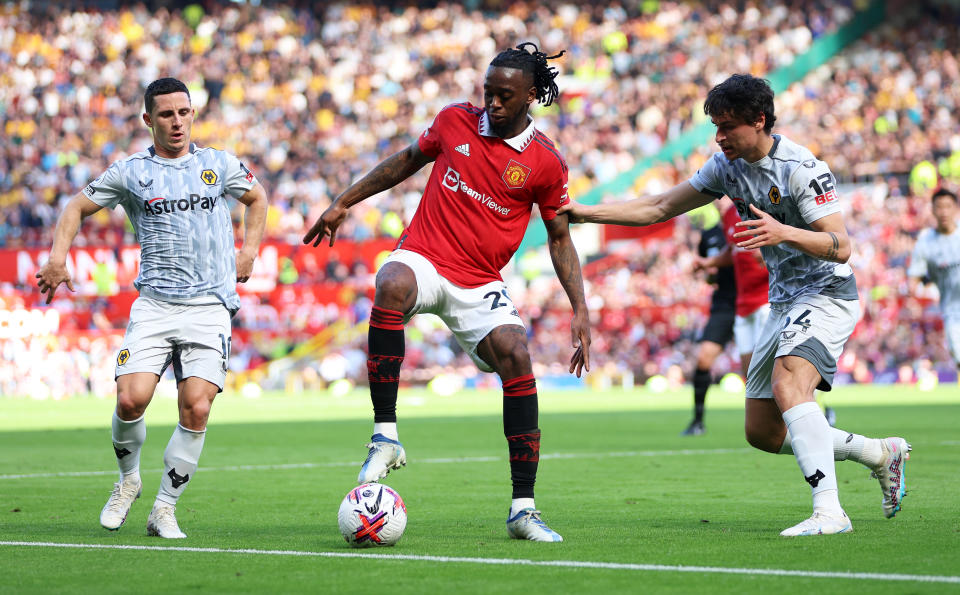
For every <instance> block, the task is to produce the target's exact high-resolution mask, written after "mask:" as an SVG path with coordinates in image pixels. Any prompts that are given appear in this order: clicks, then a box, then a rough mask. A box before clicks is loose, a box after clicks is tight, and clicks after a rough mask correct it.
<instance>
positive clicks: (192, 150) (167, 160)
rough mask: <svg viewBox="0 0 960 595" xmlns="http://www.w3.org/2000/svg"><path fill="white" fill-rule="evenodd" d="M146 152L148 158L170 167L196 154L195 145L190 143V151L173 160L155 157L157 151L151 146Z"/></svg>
mask: <svg viewBox="0 0 960 595" xmlns="http://www.w3.org/2000/svg"><path fill="white" fill-rule="evenodd" d="M147 151H148V152H149V153H150V156H151V157H153V158H154V159H159V160H160V161H162V162H164V163H169V164H171V165H177V164H180V163H183V162H185V161H187V160H188V159H190V158H191V157H193V154H194V153H196V152H197V145H196V143H190V151H189V152H188V153H187V154H186V155H181V156H179V157H175V158H173V159H170V158H169V157H161V156H160V155H157V150H156V149H154V148H153V145H150V147H149V148H148V149H147Z"/></svg>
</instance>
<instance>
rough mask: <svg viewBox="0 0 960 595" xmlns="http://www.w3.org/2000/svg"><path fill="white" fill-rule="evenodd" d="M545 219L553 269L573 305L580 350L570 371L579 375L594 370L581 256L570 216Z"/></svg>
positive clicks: (573, 327)
mask: <svg viewBox="0 0 960 595" xmlns="http://www.w3.org/2000/svg"><path fill="white" fill-rule="evenodd" d="M543 223H544V225H545V226H546V228H547V237H548V240H547V245H548V247H549V250H550V259H551V260H552V261H553V270H555V271H556V272H557V278H558V279H559V280H560V285H562V286H563V290H564V291H565V292H566V293H567V298H568V299H569V300H570V305H571V306H572V307H573V321H572V322H571V323H570V336H571V339H572V343H573V346H574V347H575V348H576V350H575V351H574V352H573V356H572V357H571V358H570V372H571V373H576V375H577V377H578V378H579V377H580V374H581V372H582V371H583V370H586V371H587V372H589V371H590V314H589V312H587V301H586V299H585V298H584V292H583V274H582V272H581V271H580V257H579V256H578V255H577V249H576V247H575V246H574V245H573V240H571V239H570V225H569V223H568V219H567V217H566V216H564V215H557V216H556V217H554V218H553V219H550V220H549V221H548V220H546V219H544V220H543Z"/></svg>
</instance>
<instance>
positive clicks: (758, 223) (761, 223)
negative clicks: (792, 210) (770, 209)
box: [733, 205, 790, 250]
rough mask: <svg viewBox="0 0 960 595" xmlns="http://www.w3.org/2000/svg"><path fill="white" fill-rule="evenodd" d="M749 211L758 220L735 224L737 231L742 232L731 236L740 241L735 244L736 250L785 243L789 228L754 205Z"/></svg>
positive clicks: (754, 248) (747, 220)
mask: <svg viewBox="0 0 960 595" xmlns="http://www.w3.org/2000/svg"><path fill="white" fill-rule="evenodd" d="M750 210H751V211H753V214H754V215H756V216H758V217H759V219H746V220H744V221H738V222H737V224H736V225H737V229H740V230H743V231H738V232H737V233H735V234H733V237H735V238H737V239H739V240H742V241H739V242H738V243H737V247H738V248H743V249H744V250H756V249H757V248H762V247H764V246H776V245H778V244H782V243H783V242H785V241H787V232H789V230H790V227H789V226H787V225H784V224H783V223H780V222H779V221H777V220H776V219H774V218H773V217H771V216H770V214H769V213H765V212H763V211H761V210H760V209H758V208H757V207H756V206H755V205H750Z"/></svg>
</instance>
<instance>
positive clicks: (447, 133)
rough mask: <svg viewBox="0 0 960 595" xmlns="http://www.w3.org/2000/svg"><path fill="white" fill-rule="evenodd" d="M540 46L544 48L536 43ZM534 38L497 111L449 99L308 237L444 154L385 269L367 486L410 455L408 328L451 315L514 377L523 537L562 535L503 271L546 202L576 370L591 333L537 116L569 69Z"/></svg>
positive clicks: (501, 74)
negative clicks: (548, 505)
mask: <svg viewBox="0 0 960 595" xmlns="http://www.w3.org/2000/svg"><path fill="white" fill-rule="evenodd" d="M528 48H530V49H529V50H528ZM562 54H563V52H561V53H560V54H557V55H556V56H547V55H546V54H545V53H543V52H541V51H539V49H538V48H537V46H536V45H535V44H533V43H529V42H528V43H522V44H520V45H518V46H517V47H516V48H515V49H508V50H504V51H503V52H500V53H499V54H498V55H497V56H496V57H495V58H494V59H493V61H491V62H490V66H489V68H488V69H487V72H486V77H485V79H484V84H483V103H484V105H483V107H482V108H480V107H476V106H474V105H472V104H470V103H456V104H452V105H448V106H447V107H445V108H444V109H442V110H441V111H440V113H438V114H437V116H436V118H435V119H434V121H433V124H432V125H431V126H430V127H429V128H428V129H427V130H426V131H424V132H423V134H421V135H420V137H419V138H418V139H417V141H415V142H413V143H411V144H410V146H408V147H407V148H405V149H404V150H402V151H400V152H398V153H396V154H394V155H392V156H391V157H388V158H387V159H385V160H384V161H382V162H381V163H380V164H379V165H377V166H376V167H375V168H374V169H373V170H372V171H371V172H370V173H368V174H367V175H365V176H364V177H363V178H361V179H360V180H358V181H357V182H356V183H354V184H353V185H351V186H350V187H349V188H347V189H346V190H345V191H343V193H341V194H340V195H339V196H338V197H337V198H336V199H335V200H334V201H333V203H332V204H331V205H330V207H329V208H328V209H327V210H326V211H324V212H323V214H321V215H320V217H319V219H317V221H316V222H315V223H314V224H313V226H312V227H311V228H310V230H309V231H308V232H307V234H306V236H304V239H303V242H304V243H305V244H309V243H311V242H313V245H314V247H316V246H318V245H319V244H320V242H321V241H322V240H323V238H324V237H325V236H327V235H329V236H330V245H331V246H332V245H333V242H334V240H335V239H336V235H337V229H338V228H339V227H340V225H341V224H342V223H343V221H344V219H345V218H346V216H347V210H348V209H349V208H350V207H351V206H353V205H355V204H357V203H358V202H360V201H362V200H364V199H366V198H368V197H370V196H373V195H374V194H377V193H379V192H382V191H384V190H386V189H388V188H392V187H393V186H396V185H397V184H399V183H400V182H402V181H403V180H406V179H407V178H409V177H410V176H411V175H413V174H414V173H415V172H417V171H418V170H420V169H421V168H422V167H423V166H425V165H426V164H428V163H430V162H431V161H435V162H436V163H435V164H434V166H433V171H432V172H431V174H430V178H429V181H428V182H427V187H426V189H425V190H424V193H423V198H422V200H421V201H420V205H419V207H418V208H417V212H416V213H415V214H414V216H413V220H412V221H411V222H410V225H409V226H408V227H407V228H406V229H405V230H404V232H403V235H401V236H400V240H399V242H398V243H397V246H396V249H395V250H394V252H393V253H392V254H391V255H390V257H389V258H388V259H387V260H386V262H385V263H384V264H383V266H382V267H381V268H380V270H379V271H378V272H377V279H376V296H375V298H374V305H373V311H372V313H371V314H370V331H369V338H368V340H369V356H368V360H367V370H368V378H369V380H370V397H371V400H372V401H373V411H374V426H373V436H372V438H371V441H370V443H369V444H368V445H367V448H369V452H368V455H367V459H366V461H365V462H364V464H363V466H362V467H361V469H360V475H359V477H358V478H357V481H358V482H359V483H366V482H372V481H378V480H380V479H382V478H383V477H386V475H387V473H389V471H390V469H399V468H400V467H401V466H402V465H405V464H406V454H405V452H404V450H403V446H402V445H401V443H400V442H399V437H398V434H397V413H396V406H397V386H398V382H399V376H400V366H401V364H402V363H403V356H404V331H403V328H404V324H405V323H406V322H407V321H408V320H410V318H411V317H413V316H414V315H415V314H417V313H431V314H436V315H437V316H439V317H440V318H441V319H442V320H443V321H444V323H445V324H446V325H447V327H449V328H450V330H451V331H452V332H453V334H454V337H455V338H456V339H457V342H458V343H459V344H460V346H461V347H463V349H464V351H466V352H467V353H468V354H469V355H470V357H471V358H472V359H473V361H474V362H475V363H476V365H477V367H479V368H480V369H481V370H483V371H485V372H496V373H497V374H498V375H499V376H500V379H501V380H502V382H503V430H504V434H505V435H506V438H507V445H508V449H509V456H510V477H511V481H512V483H513V500H512V503H511V507H510V513H509V515H508V517H507V533H508V534H509V535H510V537H512V538H515V539H529V540H532V541H562V538H561V537H560V535H558V534H557V533H556V532H554V531H553V530H551V529H550V528H549V527H547V525H546V524H545V523H544V522H543V521H542V520H541V518H540V512H539V511H538V510H536V506H535V505H534V493H533V486H534V482H535V480H536V474H537V464H538V461H539V458H540V429H539V427H538V412H537V386H536V380H535V379H534V377H533V366H532V364H531V361H530V355H529V353H528V351H527V333H526V330H525V328H524V325H523V321H522V320H521V318H520V315H519V313H518V312H517V309H516V307H515V306H514V305H513V302H512V301H511V299H510V296H509V295H507V291H506V285H505V284H504V282H503V279H502V278H501V276H500V269H502V268H503V267H504V266H505V265H506V264H507V262H508V261H509V260H510V258H511V257H512V256H513V255H514V253H515V252H516V250H517V248H518V247H519V246H520V242H521V240H522V239H523V235H524V232H525V231H526V227H527V223H528V221H529V219H530V213H531V209H532V206H533V203H537V205H538V207H539V210H540V216H541V218H542V219H543V222H544V225H545V226H546V228H547V233H548V235H549V242H548V245H549V250H550V256H551V258H552V260H553V266H554V269H555V270H556V272H557V276H558V278H559V280H560V283H561V285H562V286H563V288H564V290H565V291H566V293H567V297H568V298H569V300H570V304H571V306H572V307H573V321H572V323H571V337H572V343H573V347H574V348H575V350H574V353H573V356H572V357H571V359H570V372H575V373H576V374H577V376H580V374H581V371H582V370H584V369H586V370H589V363H590V328H589V320H588V316H587V306H586V301H585V299H584V291H583V279H582V277H581V272H580V261H579V259H578V256H577V251H576V249H575V248H574V246H573V243H572V242H571V240H570V234H569V229H568V222H567V217H566V216H564V215H560V216H558V215H557V209H558V208H559V207H560V206H561V205H563V204H565V203H567V202H568V201H569V199H568V197H567V165H566V162H565V161H564V160H563V157H562V156H561V155H560V153H559V151H557V149H556V147H555V146H554V144H553V143H552V142H551V141H550V139H548V138H547V137H546V136H545V135H544V134H543V133H542V132H540V131H539V130H537V129H536V128H535V127H534V123H533V118H532V117H530V115H529V114H528V111H529V108H530V105H531V104H532V103H533V102H534V101H535V100H538V101H540V102H541V103H543V104H545V105H550V104H551V103H552V102H553V100H554V99H555V98H556V97H557V95H558V94H559V89H558V88H557V85H556V83H555V82H554V78H556V76H557V74H558V72H557V71H556V69H554V68H551V67H550V66H548V65H547V60H550V59H554V58H558V57H559V56H560V55H562Z"/></svg>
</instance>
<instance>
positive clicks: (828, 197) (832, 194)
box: [813, 190, 837, 205]
mask: <svg viewBox="0 0 960 595" xmlns="http://www.w3.org/2000/svg"><path fill="white" fill-rule="evenodd" d="M813 200H814V202H816V203H817V204H818V205H825V204H827V203H828V202H833V201H835V200H837V191H836V190H827V191H826V192H824V193H823V194H818V195H817V196H815V197H813Z"/></svg>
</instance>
